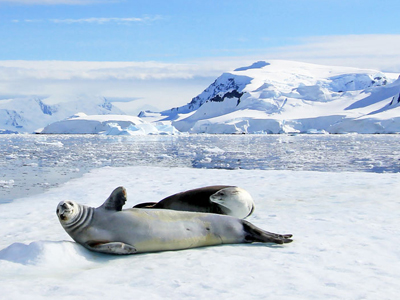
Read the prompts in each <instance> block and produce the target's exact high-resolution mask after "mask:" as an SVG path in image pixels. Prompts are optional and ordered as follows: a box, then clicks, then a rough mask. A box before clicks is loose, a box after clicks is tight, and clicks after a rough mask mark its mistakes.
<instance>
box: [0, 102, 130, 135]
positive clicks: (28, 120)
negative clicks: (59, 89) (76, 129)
mask: <svg viewBox="0 0 400 300" xmlns="http://www.w3.org/2000/svg"><path fill="white" fill-rule="evenodd" d="M77 112H84V113H86V114H100V115H105V114H123V112H122V111H121V110H119V109H118V108H116V107H114V106H113V105H112V104H111V103H110V102H109V101H107V99H105V98H104V97H97V96H89V95H85V96H72V97H67V96H64V97H55V96H52V97H48V98H45V99H42V98H38V97H27V98H14V99H6V100H1V101H0V133H1V131H3V132H7V131H9V132H19V133H32V132H34V131H35V130H37V129H39V128H43V127H45V126H47V125H48V124H50V123H53V122H55V121H59V120H62V119H65V118H67V117H69V116H71V115H73V114H75V113H77Z"/></svg>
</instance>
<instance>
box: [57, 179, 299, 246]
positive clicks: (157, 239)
mask: <svg viewBox="0 0 400 300" xmlns="http://www.w3.org/2000/svg"><path fill="white" fill-rule="evenodd" d="M126 197H127V196H126V191H125V189H124V188H123V187H118V188H116V189H115V190H114V191H113V192H112V193H111V195H110V197H108V199H107V200H106V201H105V202H104V204H103V205H101V206H100V207H98V208H93V207H88V206H85V205H81V204H78V203H75V202H73V201H61V202H60V203H59V204H58V206H57V216H58V218H59V220H60V223H61V225H62V226H63V227H64V229H65V230H66V232H67V233H68V234H69V235H70V236H71V237H72V238H73V239H74V240H75V241H76V242H77V243H79V244H81V245H83V246H84V247H86V248H87V249H89V250H92V251H97V252H102V253H110V254H133V253H142V252H154V251H164V250H179V249H188V248H195V247H202V246H212V245H220V244H239V243H252V242H262V243H277V244H283V243H289V242H291V241H292V240H291V239H290V237H291V236H292V235H291V234H283V235H281V234H275V233H271V232H267V231H264V230H262V229H260V228H257V227H256V226H254V225H253V224H251V223H250V222H248V221H245V220H241V219H238V218H234V217H231V216H224V215H218V214H208V213H196V212H183V211H174V210H166V209H137V208H130V209H124V210H123V209H122V207H123V205H124V204H125V202H126Z"/></svg>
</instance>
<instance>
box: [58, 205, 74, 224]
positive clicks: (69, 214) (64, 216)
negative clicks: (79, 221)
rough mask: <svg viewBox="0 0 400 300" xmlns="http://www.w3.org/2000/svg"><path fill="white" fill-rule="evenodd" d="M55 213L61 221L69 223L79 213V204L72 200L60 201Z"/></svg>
mask: <svg viewBox="0 0 400 300" xmlns="http://www.w3.org/2000/svg"><path fill="white" fill-rule="evenodd" d="M56 213H57V216H58V219H59V220H60V222H61V223H67V224H68V223H71V222H73V221H74V220H75V219H76V217H77V216H78V215H79V205H78V203H75V202H74V201H61V202H60V203H59V204H58V206H57V211H56Z"/></svg>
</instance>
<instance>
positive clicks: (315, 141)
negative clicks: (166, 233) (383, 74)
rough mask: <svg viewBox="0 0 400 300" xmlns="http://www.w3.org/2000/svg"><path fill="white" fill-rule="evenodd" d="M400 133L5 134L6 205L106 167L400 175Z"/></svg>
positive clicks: (1, 180)
mask: <svg viewBox="0 0 400 300" xmlns="http://www.w3.org/2000/svg"><path fill="white" fill-rule="evenodd" d="M399 140H400V135H294V136H290V135H185V136H101V135H0V149H1V153H0V169H1V173H0V203H1V202H3V203H4V202H7V201H11V200H12V199H15V198H19V197H23V196H25V195H29V194H33V193H39V192H42V191H43V190H45V189H46V188H49V187H51V186H55V185H57V184H59V183H62V182H66V181H68V180H69V179H71V178H76V177H79V176H81V175H82V174H83V173H85V172H87V171H89V170H91V169H93V168H98V167H104V166H115V167H123V166H134V165H136V166H137V165H143V166H147V165H149V166H164V167H194V168H222V169H238V168H242V169H265V170H309V171H333V172H342V171H362V172H399V171H400V160H399V159H400V149H399V147H398V145H399Z"/></svg>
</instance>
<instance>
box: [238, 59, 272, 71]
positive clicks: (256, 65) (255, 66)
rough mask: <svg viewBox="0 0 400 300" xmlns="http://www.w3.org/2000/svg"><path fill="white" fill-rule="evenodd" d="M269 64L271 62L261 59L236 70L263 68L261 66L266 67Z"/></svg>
mask: <svg viewBox="0 0 400 300" xmlns="http://www.w3.org/2000/svg"><path fill="white" fill-rule="evenodd" d="M269 65H270V63H267V62H266V61H263V60H260V61H256V62H255V63H253V64H252V65H251V66H247V67H241V68H237V69H235V72H238V71H247V70H250V69H261V68H264V67H265V66H269Z"/></svg>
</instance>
